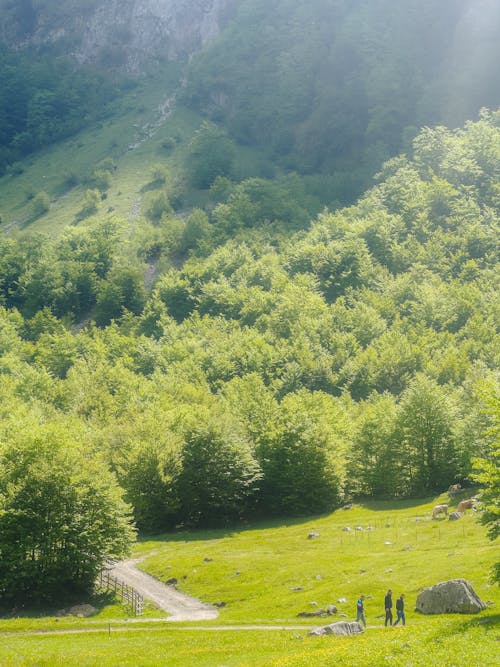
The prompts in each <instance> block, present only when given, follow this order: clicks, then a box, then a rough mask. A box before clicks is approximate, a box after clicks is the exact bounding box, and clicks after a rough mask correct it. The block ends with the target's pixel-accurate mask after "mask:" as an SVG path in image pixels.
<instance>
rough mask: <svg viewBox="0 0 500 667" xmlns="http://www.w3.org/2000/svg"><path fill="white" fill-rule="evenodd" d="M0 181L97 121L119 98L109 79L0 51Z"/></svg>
mask: <svg viewBox="0 0 500 667" xmlns="http://www.w3.org/2000/svg"><path fill="white" fill-rule="evenodd" d="M0 89H1V91H2V93H1V95H0V175H1V174H3V173H4V171H5V169H6V167H7V166H8V165H9V164H11V163H12V162H14V161H15V160H18V159H19V158H21V157H22V156H24V155H27V154H29V153H32V152H33V151H35V150H37V149H40V148H43V147H45V146H47V145H49V144H51V143H53V142H55V141H58V140H61V139H64V138H65V137H68V136H71V135H73V134H75V132H77V131H78V130H80V129H81V128H82V127H85V126H86V125H88V124H89V123H91V122H92V121H95V120H96V119H98V118H100V117H102V116H103V115H104V113H105V107H106V104H107V103H109V102H110V101H111V100H112V99H113V97H115V96H116V94H117V92H118V86H117V85H116V83H114V82H113V79H112V78H111V77H109V76H106V75H105V74H103V73H102V72H98V71H97V70H95V69H92V68H78V67H76V66H75V65H74V64H71V63H69V62H68V61H67V60H61V59H58V58H54V57H50V56H43V57H40V56H37V57H36V58H35V57H34V55H33V54H26V53H19V52H13V51H11V50H8V49H6V48H2V47H1V45H0Z"/></svg>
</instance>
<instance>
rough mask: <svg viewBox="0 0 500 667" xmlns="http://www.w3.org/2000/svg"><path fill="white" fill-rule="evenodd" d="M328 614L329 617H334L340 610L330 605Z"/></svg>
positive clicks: (327, 610)
mask: <svg viewBox="0 0 500 667" xmlns="http://www.w3.org/2000/svg"><path fill="white" fill-rule="evenodd" d="M326 613H327V614H328V616H333V614H337V613H338V609H337V607H336V606H335V605H334V604H329V605H328V607H327V608H326Z"/></svg>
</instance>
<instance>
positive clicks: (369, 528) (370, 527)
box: [365, 526, 375, 530]
mask: <svg viewBox="0 0 500 667" xmlns="http://www.w3.org/2000/svg"><path fill="white" fill-rule="evenodd" d="M365 530H375V528H374V527H373V526H366V528H365Z"/></svg>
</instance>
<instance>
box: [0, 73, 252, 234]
mask: <svg viewBox="0 0 500 667" xmlns="http://www.w3.org/2000/svg"><path fill="white" fill-rule="evenodd" d="M178 77H179V72H178V71H177V70H175V68H174V69H173V70H172V71H171V70H170V69H167V70H166V71H165V72H163V73H162V74H161V76H156V77H151V78H147V79H144V80H141V81H139V82H137V86H136V87H135V88H133V89H132V90H131V91H130V92H129V93H128V94H127V95H125V96H124V97H123V98H122V99H121V100H120V102H119V103H118V102H117V103H116V105H115V107H114V114H113V115H112V116H109V117H108V118H106V119H105V120H103V121H102V122H100V123H97V124H95V125H92V126H90V127H88V128H87V129H85V130H83V131H81V132H80V133H78V134H77V135H76V136H74V137H72V138H70V139H68V140H66V141H61V142H59V143H57V144H55V145H53V146H51V147H50V148H47V149H45V150H43V151H40V152H38V153H37V154H35V155H31V156H29V157H28V158H26V159H25V160H22V161H20V162H18V163H16V165H14V166H13V168H12V169H10V171H9V173H8V174H6V175H5V176H3V177H2V178H0V216H1V223H2V226H3V227H4V229H5V230H6V231H9V232H10V231H12V232H16V231H17V230H21V231H29V232H33V233H34V232H42V233H45V234H47V235H49V236H52V237H54V236H57V235H59V234H60V233H61V232H62V231H63V230H64V228H65V227H67V226H68V225H71V224H76V223H77V224H79V225H81V226H82V225H85V220H82V221H80V222H78V213H79V211H80V210H81V209H82V206H83V203H84V197H85V192H86V190H87V189H89V188H92V187H94V186H93V185H92V184H91V183H89V182H88V180H89V178H90V177H91V175H92V172H93V171H94V170H95V169H96V168H97V169H99V163H100V162H102V161H103V160H107V159H111V160H113V162H114V164H115V165H116V170H115V171H114V172H113V173H112V176H111V186H110V188H109V190H108V191H107V192H106V198H105V200H104V201H103V202H102V205H101V207H100V209H99V215H100V216H101V217H102V215H103V213H106V212H113V214H115V215H118V216H120V217H122V218H123V219H125V220H128V219H129V218H130V216H131V212H133V211H134V210H135V212H136V213H137V212H139V213H140V212H142V211H141V207H140V203H141V201H142V200H143V199H144V195H145V193H147V192H148V183H149V184H150V182H151V180H152V174H151V172H152V168H153V166H154V165H157V164H162V165H164V167H165V168H166V170H167V173H168V185H169V190H170V189H172V186H173V184H175V183H181V185H182V189H183V190H186V189H187V199H189V205H190V206H196V205H200V204H203V201H199V200H200V197H201V198H203V196H204V193H202V192H201V193H200V192H199V191H193V190H191V189H190V188H189V184H187V183H186V182H185V173H184V161H185V156H186V152H187V150H188V146H189V142H190V141H191V138H192V136H193V134H194V132H195V131H196V130H197V129H198V127H199V126H200V124H201V122H202V118H201V116H199V115H198V114H197V113H195V112H193V111H190V110H189V109H186V108H185V107H182V106H180V105H177V104H176V102H175V100H174V98H175V97H176V95H177V93H178V91H179V83H178ZM169 99H170V100H172V101H171V104H170V109H171V110H172V113H170V114H168V115H167V116H166V117H165V116H164V109H162V108H163V106H164V104H165V102H166V101H167V100H169ZM172 140H173V144H172V146H171V147H170V148H168V149H166V148H165V146H164V144H165V142H166V141H167V142H170V141H172ZM262 161H263V158H262V156H261V155H260V153H259V151H257V150H255V149H252V148H248V147H239V148H238V149H237V154H236V159H235V176H236V177H238V178H240V177H241V178H245V177H248V176H250V175H255V174H258V173H259V172H260V170H261V168H262V165H263V162H262ZM75 182H76V185H73V183H75ZM38 192H46V193H47V194H48V195H49V197H50V209H49V211H48V212H46V213H45V214H43V215H40V216H39V217H35V216H34V215H33V197H34V196H35V195H36V194H37V193H38ZM138 202H139V206H137V203H138Z"/></svg>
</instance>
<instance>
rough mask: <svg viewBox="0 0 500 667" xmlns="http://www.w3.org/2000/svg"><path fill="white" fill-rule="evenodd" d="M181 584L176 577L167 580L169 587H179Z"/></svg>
mask: <svg viewBox="0 0 500 667" xmlns="http://www.w3.org/2000/svg"><path fill="white" fill-rule="evenodd" d="M178 583H179V582H178V581H177V579H176V578H175V577H172V578H171V579H167V581H166V584H167V586H177V584H178Z"/></svg>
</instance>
